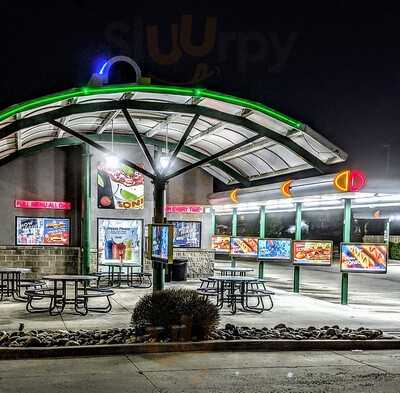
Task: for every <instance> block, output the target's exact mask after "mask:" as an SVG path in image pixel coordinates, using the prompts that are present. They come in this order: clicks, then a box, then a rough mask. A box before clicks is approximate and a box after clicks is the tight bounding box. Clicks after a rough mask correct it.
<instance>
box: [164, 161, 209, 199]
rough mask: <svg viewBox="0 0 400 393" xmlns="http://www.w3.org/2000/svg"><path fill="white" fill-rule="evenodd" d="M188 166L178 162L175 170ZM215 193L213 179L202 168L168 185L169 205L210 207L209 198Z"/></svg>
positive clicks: (187, 173) (181, 176) (176, 178)
mask: <svg viewBox="0 0 400 393" xmlns="http://www.w3.org/2000/svg"><path fill="white" fill-rule="evenodd" d="M186 165H188V163H187V162H184V161H182V160H178V161H177V163H176V164H175V166H174V168H173V169H174V170H176V169H180V168H182V167H184V166H186ZM212 192H213V177H212V176H211V175H209V174H208V173H207V172H205V171H204V170H203V169H201V168H196V169H193V170H191V171H189V172H186V173H184V174H182V175H180V176H177V177H175V178H173V179H171V181H170V182H169V184H168V188H167V203H170V204H199V205H208V199H207V196H208V195H209V194H211V193H212Z"/></svg>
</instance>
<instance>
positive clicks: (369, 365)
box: [333, 351, 390, 374]
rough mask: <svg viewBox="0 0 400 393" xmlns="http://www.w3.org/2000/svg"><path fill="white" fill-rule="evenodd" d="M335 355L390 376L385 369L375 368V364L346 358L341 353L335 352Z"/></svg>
mask: <svg viewBox="0 0 400 393" xmlns="http://www.w3.org/2000/svg"><path fill="white" fill-rule="evenodd" d="M333 353H335V354H336V355H339V356H342V357H344V358H346V359H348V360H352V361H354V362H357V363H359V364H362V365H363V366H368V367H371V368H374V369H376V370H378V371H382V372H383V373H385V374H390V373H389V372H388V371H387V370H385V369H383V368H380V367H377V366H374V365H373V364H369V363H367V362H363V361H361V360H358V359H354V358H352V357H350V356H346V355H345V354H343V353H340V352H336V351H333Z"/></svg>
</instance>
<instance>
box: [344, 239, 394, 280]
mask: <svg viewBox="0 0 400 393" xmlns="http://www.w3.org/2000/svg"><path fill="white" fill-rule="evenodd" d="M387 257H388V250H387V246H386V245H385V244H374V243H342V244H341V246H340V270H341V271H342V272H349V273H351V272H354V273H386V272H387Z"/></svg>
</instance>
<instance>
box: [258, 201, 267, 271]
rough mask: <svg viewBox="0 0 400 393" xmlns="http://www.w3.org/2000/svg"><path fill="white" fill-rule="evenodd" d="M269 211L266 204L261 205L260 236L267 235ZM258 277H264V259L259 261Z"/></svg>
mask: <svg viewBox="0 0 400 393" xmlns="http://www.w3.org/2000/svg"><path fill="white" fill-rule="evenodd" d="M266 216H267V212H266V210H265V206H261V207H260V238H261V239H262V238H264V237H265V223H266V219H267V217H266ZM258 278H261V279H263V278H264V261H263V260H261V261H259V262H258Z"/></svg>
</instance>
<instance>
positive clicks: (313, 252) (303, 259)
mask: <svg viewBox="0 0 400 393" xmlns="http://www.w3.org/2000/svg"><path fill="white" fill-rule="evenodd" d="M332 252H333V242H332V241H330V240H295V241H294V242H293V264H294V265H311V266H330V265H331V263H332Z"/></svg>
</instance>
